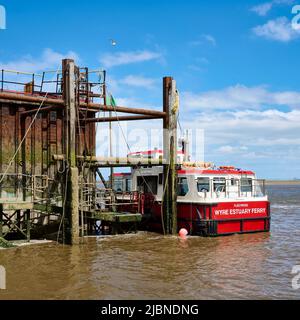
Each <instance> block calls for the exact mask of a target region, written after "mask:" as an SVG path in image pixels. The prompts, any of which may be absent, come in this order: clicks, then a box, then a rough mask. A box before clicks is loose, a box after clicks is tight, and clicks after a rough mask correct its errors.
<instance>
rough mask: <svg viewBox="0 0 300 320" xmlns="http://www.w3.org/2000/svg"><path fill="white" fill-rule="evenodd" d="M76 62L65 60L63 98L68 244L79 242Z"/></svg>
mask: <svg viewBox="0 0 300 320" xmlns="http://www.w3.org/2000/svg"><path fill="white" fill-rule="evenodd" d="M75 79H76V74H75V64H74V60H71V59H65V60H63V98H64V102H65V134H66V137H65V154H66V157H67V161H68V169H67V170H66V172H65V174H66V175H67V186H66V187H67V192H66V195H67V199H66V200H65V208H64V212H65V215H66V216H65V217H66V222H67V225H66V228H65V230H66V232H65V242H66V243H67V244H78V243H79V189H78V183H79V179H78V168H77V166H76V165H77V163H76V162H77V161H76V99H75Z"/></svg>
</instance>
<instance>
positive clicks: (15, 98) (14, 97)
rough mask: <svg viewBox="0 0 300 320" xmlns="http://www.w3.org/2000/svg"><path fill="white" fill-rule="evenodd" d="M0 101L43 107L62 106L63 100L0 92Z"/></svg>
mask: <svg viewBox="0 0 300 320" xmlns="http://www.w3.org/2000/svg"><path fill="white" fill-rule="evenodd" d="M0 99H1V100H2V99H3V100H7V101H19V102H27V103H28V102H32V103H42V102H44V105H60V106H63V105H64V100H62V99H59V98H48V97H43V96H33V95H25V94H19V93H7V92H0Z"/></svg>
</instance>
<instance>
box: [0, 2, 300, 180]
mask: <svg viewBox="0 0 300 320" xmlns="http://www.w3.org/2000/svg"><path fill="white" fill-rule="evenodd" d="M297 1H298V3H297ZM297 4H299V5H300V0H295V1H293V0H270V1H268V0H267V1H237V0H236V1H233V0H228V1H218V0H216V1H199V0H197V1H193V0H185V1H179V0H173V1H172V2H170V1H166V0H160V1H155V0H151V1H142V0H140V1H118V0H115V1H99V0H98V1H95V0H90V1H88V0H87V1H85V2H83V1H78V0H72V1H57V0H51V1H42V2H41V1H32V0H27V1H16V0H8V1H6V0H0V5H2V6H3V7H5V10H6V29H5V30H0V69H2V68H4V69H13V70H21V71H29V72H39V71H42V70H47V69H48V70H49V69H51V70H53V69H54V70H57V68H58V67H59V64H60V61H61V59H63V58H65V57H71V58H74V59H75V60H76V63H77V64H78V65H80V66H88V67H89V68H91V69H105V70H107V74H108V79H107V82H108V88H109V91H110V92H111V93H112V94H113V95H114V97H115V99H116V101H117V104H118V105H121V106H128V107H138V108H146V107H147V108H154V109H157V110H161V109H162V78H163V77H164V76H172V77H173V78H174V79H175V80H176V82H177V87H178V90H179V93H180V118H179V119H180V128H182V130H185V129H189V130H190V131H191V132H196V130H198V129H199V130H203V132H204V159H205V160H206V161H211V162H214V163H215V164H217V165H234V166H236V167H239V168H244V169H251V170H254V171H255V172H256V173H257V175H258V177H260V178H268V179H271V178H272V179H293V178H300V166H299V159H300V78H299V70H300V58H299V46H300V30H299V29H296V28H293V25H292V20H293V18H295V16H296V15H295V14H293V13H292V8H293V7H294V6H295V5H297ZM299 12H300V10H299ZM295 19H296V18H295ZM111 39H113V40H114V41H115V42H116V45H115V46H113V45H112V41H111ZM115 126H116V125H115ZM124 126H125V127H126V129H128V128H130V129H131V130H133V129H135V130H136V131H135V132H137V135H139V136H143V133H142V130H143V129H146V128H148V129H150V128H152V129H153V128H160V127H161V123H160V121H156V122H155V123H153V121H152V122H149V121H145V122H139V123H130V124H128V125H127V126H126V124H124ZM139 130H140V131H139ZM97 132H98V133H97V136H98V148H97V153H98V154H99V155H101V148H102V144H103V143H104V142H105V141H106V142H107V135H106V132H107V128H106V127H105V125H99V127H98V131H97ZM180 133H181V131H180ZM116 139H117V140H118V141H119V142H120V141H121V140H122V136H120V137H117V138H116ZM124 140H125V139H124ZM131 140H132V141H131V144H130V151H137V148H138V146H139V147H140V145H139V144H137V143H136V140H135V139H134V138H133V139H131ZM128 141H129V140H128ZM128 141H127V142H128ZM124 142H125V141H123V142H122V143H121V144H122V145H123V146H125V147H124V148H125V149H124V152H125V153H126V151H127V150H126V148H127V146H126V143H124ZM141 148H142V146H141ZM127 149H128V148H127ZM146 149H147V148H146Z"/></svg>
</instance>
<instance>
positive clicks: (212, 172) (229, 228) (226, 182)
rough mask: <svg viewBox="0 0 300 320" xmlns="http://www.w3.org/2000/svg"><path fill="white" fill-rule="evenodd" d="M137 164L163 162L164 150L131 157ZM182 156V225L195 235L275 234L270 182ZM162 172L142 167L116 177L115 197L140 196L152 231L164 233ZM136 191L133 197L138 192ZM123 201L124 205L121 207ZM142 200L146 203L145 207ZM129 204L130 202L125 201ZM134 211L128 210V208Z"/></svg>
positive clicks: (179, 214)
mask: <svg viewBox="0 0 300 320" xmlns="http://www.w3.org/2000/svg"><path fill="white" fill-rule="evenodd" d="M129 156H130V157H131V158H132V157H137V158H139V157H140V158H153V159H158V158H161V157H162V156H163V151H162V150H150V151H143V152H136V153H131V154H130V155H129ZM184 159H187V157H186V156H185V154H184V151H179V152H178V159H177V160H178V163H179V169H178V190H177V196H178V198H177V225H178V229H181V228H185V229H187V231H188V233H189V234H190V235H199V236H223V235H231V234H243V233H254V232H268V231H269V230H270V203H269V201H268V196H267V194H266V189H265V181H264V180H261V179H257V178H256V175H255V173H254V172H253V171H250V170H242V169H239V168H235V167H233V166H220V167H216V166H215V165H214V164H212V163H197V162H191V161H184ZM163 180H164V179H163V167H142V168H135V169H132V171H131V173H115V174H114V189H115V191H116V192H120V193H121V192H122V193H123V195H122V197H123V198H122V199H123V200H124V192H128V194H135V193H134V192H136V196H135V197H137V194H141V195H142V198H141V199H139V201H138V203H139V206H138V208H137V207H136V208H135V209H133V208H131V210H139V211H140V212H141V213H142V214H143V216H144V220H146V221H147V223H145V225H147V229H148V230H149V231H157V232H162V231H163V229H162V201H163V193H164V190H165V189H164V181H163ZM133 191H134V192H133ZM122 199H121V198H119V201H122ZM140 200H141V201H140ZM125 201H126V200H125ZM123 209H124V210H126V211H129V208H128V207H127V208H125V207H124V208H123Z"/></svg>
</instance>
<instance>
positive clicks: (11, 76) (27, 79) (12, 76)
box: [0, 69, 42, 94]
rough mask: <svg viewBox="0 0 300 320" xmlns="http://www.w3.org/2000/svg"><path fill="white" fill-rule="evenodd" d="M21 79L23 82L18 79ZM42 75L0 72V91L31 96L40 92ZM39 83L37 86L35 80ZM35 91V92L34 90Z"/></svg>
mask: <svg viewBox="0 0 300 320" xmlns="http://www.w3.org/2000/svg"><path fill="white" fill-rule="evenodd" d="M21 77H23V80H21V79H20V78H21ZM41 78H42V75H40V74H36V73H29V72H21V71H13V70H4V69H2V70H1V79H0V90H1V91H2V92H3V91H6V90H8V91H12V90H13V89H14V90H13V91H22V92H24V93H31V94H33V93H34V92H36V91H41V90H42V85H41ZM38 79H39V83H40V84H37V80H38ZM36 89H37V90H36Z"/></svg>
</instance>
